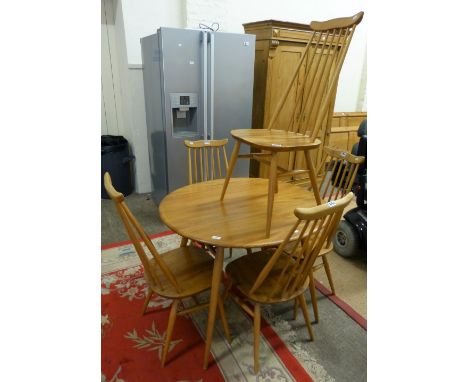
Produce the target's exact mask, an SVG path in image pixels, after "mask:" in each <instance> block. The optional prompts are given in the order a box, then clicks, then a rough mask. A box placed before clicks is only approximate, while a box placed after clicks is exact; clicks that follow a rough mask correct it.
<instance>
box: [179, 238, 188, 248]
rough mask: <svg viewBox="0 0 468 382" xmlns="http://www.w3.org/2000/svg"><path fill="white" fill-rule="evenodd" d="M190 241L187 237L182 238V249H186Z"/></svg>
mask: <svg viewBox="0 0 468 382" xmlns="http://www.w3.org/2000/svg"><path fill="white" fill-rule="evenodd" d="M187 242H188V239H187V238H186V237H183V236H182V240H181V241H180V247H181V248H182V247H186V246H187Z"/></svg>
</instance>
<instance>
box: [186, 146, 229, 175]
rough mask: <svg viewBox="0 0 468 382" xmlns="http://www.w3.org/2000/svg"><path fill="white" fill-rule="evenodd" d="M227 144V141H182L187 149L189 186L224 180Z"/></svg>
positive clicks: (226, 165)
mask: <svg viewBox="0 0 468 382" xmlns="http://www.w3.org/2000/svg"><path fill="white" fill-rule="evenodd" d="M227 143H228V140H227V139H219V140H211V141H203V140H200V141H188V140H186V141H184V144H185V146H186V147H187V148H188V152H187V155H188V178H189V184H192V183H198V182H206V181H207V180H214V179H220V178H224V176H225V173H226V170H227V168H228V160H227V155H226V148H225V146H226V144H227ZM223 167H224V169H223Z"/></svg>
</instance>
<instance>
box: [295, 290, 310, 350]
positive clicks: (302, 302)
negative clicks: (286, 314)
mask: <svg viewBox="0 0 468 382" xmlns="http://www.w3.org/2000/svg"><path fill="white" fill-rule="evenodd" d="M297 298H298V300H299V305H301V309H302V314H303V315H304V320H305V323H306V326H307V331H308V332H309V338H310V340H311V341H313V340H314V333H313V332H312V325H311V324H310V317H309V311H308V310H307V303H306V300H305V297H304V293H302V294H301V295H300V296H298V297H297Z"/></svg>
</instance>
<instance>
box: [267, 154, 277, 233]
mask: <svg viewBox="0 0 468 382" xmlns="http://www.w3.org/2000/svg"><path fill="white" fill-rule="evenodd" d="M277 158H278V154H277V153H276V152H274V151H273V152H272V153H271V162H270V179H269V181H268V204H267V225H266V237H270V229H271V219H272V215H273V201H274V199H275V189H276V186H277V183H276V173H277V171H278V169H277Z"/></svg>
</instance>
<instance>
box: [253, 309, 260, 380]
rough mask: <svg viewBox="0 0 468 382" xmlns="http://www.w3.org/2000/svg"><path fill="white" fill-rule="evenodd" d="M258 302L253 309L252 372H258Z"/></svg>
mask: <svg viewBox="0 0 468 382" xmlns="http://www.w3.org/2000/svg"><path fill="white" fill-rule="evenodd" d="M260 318H261V316H260V304H255V309H254V372H255V374H257V373H258V369H259V367H258V352H259V351H260Z"/></svg>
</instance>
